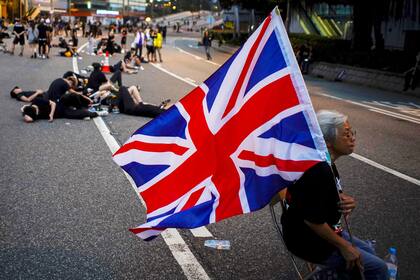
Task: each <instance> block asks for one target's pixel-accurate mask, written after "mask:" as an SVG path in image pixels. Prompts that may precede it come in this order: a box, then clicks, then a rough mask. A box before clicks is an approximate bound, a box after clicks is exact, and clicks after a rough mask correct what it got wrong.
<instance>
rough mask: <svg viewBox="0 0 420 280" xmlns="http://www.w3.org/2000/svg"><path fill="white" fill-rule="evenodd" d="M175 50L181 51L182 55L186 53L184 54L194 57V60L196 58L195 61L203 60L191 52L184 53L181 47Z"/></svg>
mask: <svg viewBox="0 0 420 280" xmlns="http://www.w3.org/2000/svg"><path fill="white" fill-rule="evenodd" d="M175 49H177V50H178V51H180V52H181V53H184V54H187V55H190V56H192V57H194V58H195V59H197V60H203V58H202V57H199V56H197V55H195V54H192V53H189V52H187V51H184V50H183V49H181V48H179V47H175Z"/></svg>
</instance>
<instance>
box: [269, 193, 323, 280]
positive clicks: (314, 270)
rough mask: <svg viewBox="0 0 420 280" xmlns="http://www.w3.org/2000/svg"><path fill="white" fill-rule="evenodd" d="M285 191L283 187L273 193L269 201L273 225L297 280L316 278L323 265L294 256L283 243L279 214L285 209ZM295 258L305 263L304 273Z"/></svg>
mask: <svg viewBox="0 0 420 280" xmlns="http://www.w3.org/2000/svg"><path fill="white" fill-rule="evenodd" d="M286 192H287V189H283V190H282V191H280V192H279V193H278V194H277V195H275V196H274V197H273V199H272V200H271V202H270V212H271V218H272V219H273V223H274V226H275V228H276V230H277V233H278V234H279V237H280V240H281V242H282V243H283V245H284V248H286V251H287V254H288V255H289V257H290V259H291V261H292V264H293V268H294V269H295V271H296V273H297V275H298V277H299V280H309V279H317V277H316V275H317V274H318V273H319V272H320V271H322V270H323V269H324V268H325V267H323V266H321V265H315V264H313V263H310V262H306V261H304V260H301V259H299V258H297V257H296V256H294V255H293V254H292V253H291V252H290V251H289V250H287V247H286V243H285V241H284V237H283V230H282V227H281V225H280V223H279V221H280V217H281V214H282V213H283V212H284V211H285V210H286V204H285V199H286ZM297 260H299V262H300V263H305V264H306V269H305V270H307V271H306V273H303V272H301V271H300V269H299V265H298V261H297ZM300 266H302V265H300ZM303 266H305V265H303ZM303 269H304V268H303ZM303 269H302V270H303Z"/></svg>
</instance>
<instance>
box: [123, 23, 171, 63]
mask: <svg viewBox="0 0 420 280" xmlns="http://www.w3.org/2000/svg"><path fill="white" fill-rule="evenodd" d="M163 41H164V36H163V33H162V28H160V27H158V29H157V30H154V29H153V28H147V29H146V30H145V31H144V32H143V29H142V28H138V29H137V31H136V34H135V38H134V41H133V43H132V44H131V47H132V48H134V49H135V54H136V56H138V57H140V58H142V57H143V47H146V52H147V53H146V55H147V61H148V62H157V61H158V60H157V55H158V56H159V62H163V60H162V53H161V49H162V45H163Z"/></svg>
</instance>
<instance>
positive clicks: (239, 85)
mask: <svg viewBox="0 0 420 280" xmlns="http://www.w3.org/2000/svg"><path fill="white" fill-rule="evenodd" d="M270 21H271V16H269V17H267V18H266V20H265V21H264V23H263V26H262V28H261V31H260V34H258V37H257V40H255V42H254V45H252V47H251V49H250V50H249V54H248V57H247V58H246V61H245V64H244V67H243V69H242V72H241V75H240V76H239V79H238V81H237V83H236V85H235V88H234V90H233V92H232V95H231V97H230V99H229V103H228V105H227V106H226V110H225V112H224V113H223V118H224V117H225V116H226V115H227V114H228V113H229V112H230V111H231V110H232V108H233V106H235V103H236V100H237V98H238V95H239V91H240V90H241V88H242V85H243V82H244V80H245V76H246V74H247V73H248V71H249V67H250V65H251V62H252V60H253V59H254V56H255V52H256V51H257V48H258V46H259V44H260V41H261V39H262V37H263V36H264V34H265V31H266V30H267V27H268V25H269V24H270Z"/></svg>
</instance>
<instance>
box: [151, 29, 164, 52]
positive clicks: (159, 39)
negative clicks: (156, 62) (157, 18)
mask: <svg viewBox="0 0 420 280" xmlns="http://www.w3.org/2000/svg"><path fill="white" fill-rule="evenodd" d="M162 43H163V37H162V33H160V32H158V33H157V34H156V38H155V40H154V41H153V45H154V46H155V47H156V48H161V47H162Z"/></svg>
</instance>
